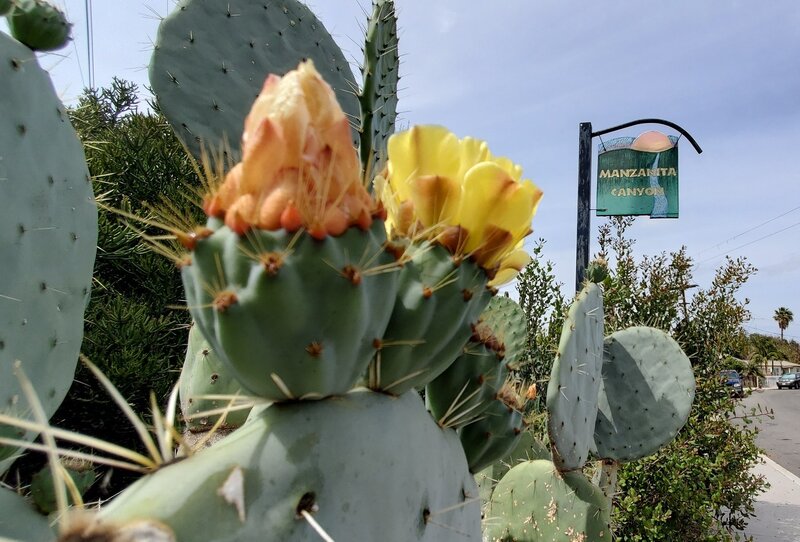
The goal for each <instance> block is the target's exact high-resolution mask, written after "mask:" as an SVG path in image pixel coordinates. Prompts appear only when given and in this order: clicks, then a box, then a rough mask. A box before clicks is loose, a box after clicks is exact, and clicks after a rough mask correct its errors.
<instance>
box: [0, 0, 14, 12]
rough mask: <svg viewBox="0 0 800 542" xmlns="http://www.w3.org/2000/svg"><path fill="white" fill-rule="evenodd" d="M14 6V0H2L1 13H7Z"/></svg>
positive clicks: (0, 1) (0, 4)
mask: <svg viewBox="0 0 800 542" xmlns="http://www.w3.org/2000/svg"><path fill="white" fill-rule="evenodd" d="M12 7H14V2H13V0H0V15H5V14H6V13H8V12H9V11H11V8H12Z"/></svg>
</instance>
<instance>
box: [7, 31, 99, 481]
mask: <svg viewBox="0 0 800 542" xmlns="http://www.w3.org/2000/svg"><path fill="white" fill-rule="evenodd" d="M0 96H2V97H3V98H2V100H0V119H2V121H1V122H0V196H2V202H3V203H2V209H3V211H2V212H0V411H3V412H4V413H7V414H13V415H16V416H21V417H25V418H29V417H30V414H29V409H28V407H27V403H26V402H25V400H24V399H23V397H24V396H23V395H22V393H21V390H20V387H19V382H18V381H17V378H16V377H15V376H14V374H13V372H12V366H13V364H14V362H15V361H16V360H19V361H20V362H21V364H22V368H23V369H24V371H25V372H26V374H27V375H28V377H29V378H30V379H31V380H32V381H33V384H34V387H35V389H36V393H37V395H38V396H39V398H40V400H41V402H42V403H43V405H44V409H45V412H46V414H47V415H48V416H51V415H52V414H53V413H54V412H55V410H56V408H57V407H58V405H59V404H60V403H61V401H62V400H63V398H64V396H65V395H66V393H67V390H68V389H69V387H70V385H71V384H72V378H73V375H74V373H75V366H76V364H77V362H78V353H79V351H80V345H81V339H82V337H83V312H84V309H85V308H86V303H87V302H88V300H89V290H90V287H91V281H92V267H93V263H94V256H95V250H96V249H95V247H96V245H97V208H96V206H95V202H94V195H93V193H92V184H91V181H90V179H89V171H88V170H87V168H86V162H85V159H84V154H83V147H82V146H81V143H80V141H79V140H78V137H77V136H76V134H75V131H74V130H73V128H72V126H71V125H70V123H69V121H68V119H67V115H66V112H65V111H64V107H63V106H62V104H61V102H59V100H58V98H57V96H56V93H55V90H54V89H53V84H52V82H51V81H50V78H49V76H48V74H47V73H46V72H45V71H44V70H42V69H41V68H40V67H39V64H38V62H37V61H36V57H35V55H34V54H33V52H32V51H31V50H30V49H29V48H27V47H25V46H24V45H22V44H21V43H19V42H17V41H16V40H14V39H12V38H10V37H9V36H7V35H6V34H3V33H0ZM0 436H7V437H14V438H23V435H21V434H19V433H18V432H17V430H15V429H11V428H9V427H6V426H0ZM26 438H28V439H31V438H33V435H32V434H28V435H27V437H26ZM14 453H16V449H15V448H8V447H3V446H0V473H1V472H4V471H5V470H6V469H7V468H8V466H9V464H10V462H9V460H8V458H9V457H10V456H12V455H13V454H14Z"/></svg>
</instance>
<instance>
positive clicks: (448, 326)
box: [367, 243, 490, 395]
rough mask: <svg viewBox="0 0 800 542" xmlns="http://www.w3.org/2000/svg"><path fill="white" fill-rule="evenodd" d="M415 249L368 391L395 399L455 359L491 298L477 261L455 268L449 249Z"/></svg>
mask: <svg viewBox="0 0 800 542" xmlns="http://www.w3.org/2000/svg"><path fill="white" fill-rule="evenodd" d="M411 251H413V253H412V254H411V255H410V256H409V260H408V261H407V262H406V263H405V264H404V265H403V269H402V270H401V271H400V272H399V278H398V296H397V299H396V301H395V302H394V308H393V312H392V315H391V319H390V320H389V323H388V325H387V327H386V332H385V334H384V336H383V341H381V343H380V349H379V350H378V351H377V352H376V354H375V358H374V359H373V360H372V362H371V363H370V367H369V374H368V379H367V385H368V387H369V388H371V389H374V390H379V391H384V392H388V393H392V394H395V395H402V394H403V393H405V392H406V391H407V390H410V389H412V388H415V387H421V386H424V385H426V384H427V383H428V382H430V381H431V380H433V379H434V378H436V377H437V376H439V374H441V373H442V372H443V371H444V370H445V369H447V367H448V366H450V364H452V363H453V362H454V361H455V359H456V358H457V357H458V356H459V354H460V353H461V352H462V350H463V348H464V345H465V344H466V343H467V341H468V340H469V337H470V334H471V330H470V324H472V323H473V322H475V321H476V320H477V318H478V315H479V314H480V313H481V311H482V310H483V308H484V307H485V306H486V304H487V303H488V302H489V297H490V294H489V292H488V291H487V290H486V288H485V285H486V277H485V273H484V272H483V271H482V270H481V269H479V268H477V267H476V266H475V265H474V264H473V263H472V262H461V263H460V265H456V263H454V261H453V256H452V255H451V254H450V253H449V252H448V251H447V250H446V249H444V248H443V247H441V246H436V245H430V244H427V243H425V244H423V245H422V246H413V247H410V248H408V249H406V254H407V255H408V252H411Z"/></svg>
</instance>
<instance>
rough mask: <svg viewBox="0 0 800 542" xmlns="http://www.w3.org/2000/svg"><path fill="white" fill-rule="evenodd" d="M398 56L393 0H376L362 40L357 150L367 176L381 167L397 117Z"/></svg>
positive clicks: (368, 177)
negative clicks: (362, 59)
mask: <svg viewBox="0 0 800 542" xmlns="http://www.w3.org/2000/svg"><path fill="white" fill-rule="evenodd" d="M399 65H400V55H399V52H398V49H397V14H396V13H395V9H394V2H392V0H375V1H373V3H372V14H371V16H370V18H369V20H368V21H367V32H366V36H365V42H364V63H363V65H362V68H361V71H362V75H363V84H362V88H361V91H360V92H359V94H358V101H359V103H360V104H361V123H360V126H359V139H360V142H359V151H360V154H361V163H362V165H363V166H364V169H365V172H366V175H365V177H366V178H367V179H373V178H374V175H373V172H378V171H380V170H381V169H382V168H383V165H384V161H385V159H386V142H387V140H388V139H389V136H390V135H391V134H392V132H394V123H395V119H396V118H397V83H398V81H399V80H400V76H399V73H398V72H399V69H398V68H399Z"/></svg>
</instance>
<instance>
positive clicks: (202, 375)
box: [180, 325, 250, 433]
mask: <svg viewBox="0 0 800 542" xmlns="http://www.w3.org/2000/svg"><path fill="white" fill-rule="evenodd" d="M241 388H242V386H241V384H239V381H238V380H236V379H235V378H233V376H232V375H231V374H230V372H229V371H228V369H227V367H225V365H224V364H223V363H222V361H221V360H220V359H219V356H217V354H216V352H214V349H213V348H212V347H211V345H210V344H209V343H208V341H206V340H205V338H203V335H202V333H200V329H199V328H198V327H197V326H194V325H193V326H192V328H191V329H190V330H189V345H188V346H187V348H186V359H185V361H184V362H183V369H182V370H181V378H180V398H181V412H182V413H183V416H184V420H185V422H186V428H187V429H188V430H189V431H190V432H192V433H202V432H205V431H208V430H209V429H211V428H212V427H214V425H215V424H216V423H217V421H218V420H219V418H220V417H221V416H222V414H211V415H207V416H203V417H201V418H197V417H196V416H195V415H196V414H198V413H202V412H208V411H212V410H217V409H222V408H225V407H226V406H227V405H228V403H229V401H225V400H222V399H204V398H202V397H201V396H203V395H231V396H232V395H234V394H237V393H240V392H241ZM248 414H250V410H249V409H244V410H233V411H230V412H228V413H227V414H226V415H225V421H224V422H223V423H222V425H221V426H220V427H219V428H217V430H222V431H223V432H230V431H231V430H233V429H235V428H237V427H240V426H241V425H242V424H244V422H245V420H246V419H247V416H248Z"/></svg>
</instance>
